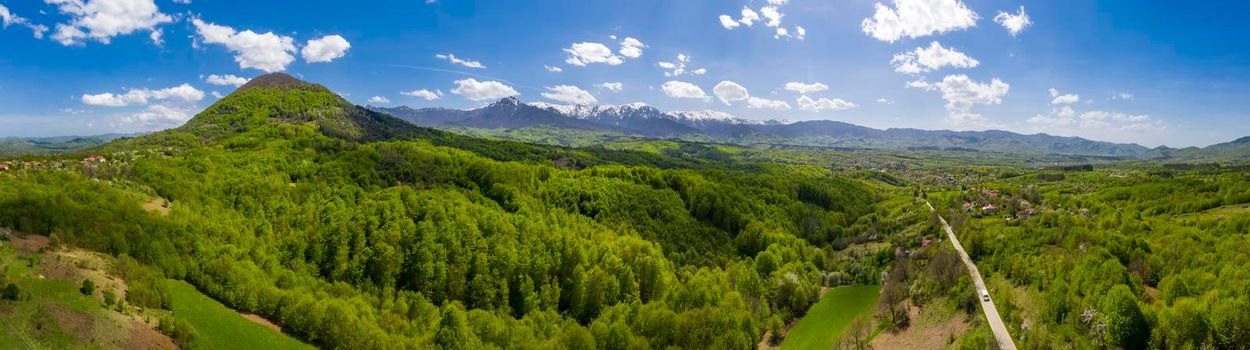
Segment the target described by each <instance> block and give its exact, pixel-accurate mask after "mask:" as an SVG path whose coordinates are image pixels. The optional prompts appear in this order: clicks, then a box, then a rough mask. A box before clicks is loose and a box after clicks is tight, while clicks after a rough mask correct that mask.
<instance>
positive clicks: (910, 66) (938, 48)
mask: <svg viewBox="0 0 1250 350" xmlns="http://www.w3.org/2000/svg"><path fill="white" fill-rule="evenodd" d="M890 64H893V65H894V71H895V72H899V73H905V74H920V73H926V72H932V71H935V70H938V69H941V68H942V67H954V68H974V67H976V66H977V65H980V64H981V62H979V61H977V60H976V59H974V58H972V57H969V56H968V55H967V54H964V53H963V52H959V51H957V50H955V49H953V48H946V47H942V44H940V43H938V42H936V41H934V42H932V43H930V44H929V46H928V47H923V46H922V47H917V48H916V49H914V50H911V51H907V52H903V53H899V54H895V55H894V58H893V59H891V60H890Z"/></svg>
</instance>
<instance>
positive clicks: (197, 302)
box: [166, 280, 312, 350]
mask: <svg viewBox="0 0 1250 350" xmlns="http://www.w3.org/2000/svg"><path fill="white" fill-rule="evenodd" d="M166 283H167V286H168V287H169V293H170V294H171V295H172V296H173V298H174V302H173V304H174V315H176V316H177V317H178V318H180V319H183V320H186V321H187V322H188V323H191V326H192V327H195V331H196V333H198V335H199V337H198V338H197V340H196V343H195V344H196V345H197V346H199V347H200V348H203V349H271V350H278V349H312V347H311V346H309V345H307V344H304V343H301V342H300V341H299V340H296V339H295V338H291V337H289V336H286V335H284V334H281V333H277V332H274V331H273V330H270V329H268V328H265V327H264V326H261V325H260V324H257V323H255V322H252V321H249V320H248V319H246V318H243V316H241V315H239V313H238V312H235V311H234V310H231V309H230V308H227V307H226V306H225V305H222V304H221V303H219V302H217V301H216V300H213V299H212V298H209V297H208V296H206V295H204V294H203V293H200V291H198V290H196V289H195V287H194V286H192V285H191V284H188V283H187V282H183V281H177V280H166Z"/></svg>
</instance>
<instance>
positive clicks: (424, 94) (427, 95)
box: [399, 89, 443, 101]
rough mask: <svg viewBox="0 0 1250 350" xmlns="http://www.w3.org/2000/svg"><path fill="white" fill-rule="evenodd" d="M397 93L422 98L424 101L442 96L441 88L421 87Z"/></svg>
mask: <svg viewBox="0 0 1250 350" xmlns="http://www.w3.org/2000/svg"><path fill="white" fill-rule="evenodd" d="M399 94H400V95H404V96H412V97H417V98H422V99H425V100H426V101H433V100H437V99H440V98H442V97H443V91H442V90H434V91H430V90H426V89H421V90H412V91H402V92H400V93H399Z"/></svg>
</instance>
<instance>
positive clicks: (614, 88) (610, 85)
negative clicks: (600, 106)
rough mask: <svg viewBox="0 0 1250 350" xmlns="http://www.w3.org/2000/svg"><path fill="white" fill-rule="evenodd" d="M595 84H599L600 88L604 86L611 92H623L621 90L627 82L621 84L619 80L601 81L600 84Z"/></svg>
mask: <svg viewBox="0 0 1250 350" xmlns="http://www.w3.org/2000/svg"><path fill="white" fill-rule="evenodd" d="M595 86H598V87H600V88H603V89H605V90H608V91H611V92H621V90H624V89H625V84H621V82H619V81H615V82H606V83H599V84H596V85H595Z"/></svg>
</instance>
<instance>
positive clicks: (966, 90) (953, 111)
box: [907, 74, 1010, 128]
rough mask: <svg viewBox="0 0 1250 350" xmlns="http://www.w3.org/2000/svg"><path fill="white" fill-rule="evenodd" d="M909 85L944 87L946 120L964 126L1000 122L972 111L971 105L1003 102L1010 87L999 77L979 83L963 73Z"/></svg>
mask: <svg viewBox="0 0 1250 350" xmlns="http://www.w3.org/2000/svg"><path fill="white" fill-rule="evenodd" d="M907 85H908V87H913V88H921V89H925V90H930V91H933V90H937V91H941V92H942V98H943V99H945V100H946V111H947V112H948V115H947V118H946V121H947V122H948V123H951V124H954V125H955V126H958V127H961V128H988V127H997V126H999V124H995V123H992V122H991V121H990V120H989V119H986V118H985V117H984V116H982V115H980V114H977V113H973V112H972V107H973V106H974V105H978V104H983V105H991V104H1000V103H1002V102H1003V96H1006V95H1007V91H1008V90H1009V89H1010V86H1009V85H1007V83H1004V82H1002V81H1001V80H998V78H995V79H993V80H991V81H990V82H989V83H978V82H975V81H972V79H969V78H968V76H966V75H963V74H958V75H948V76H946V78H944V79H942V81H941V82H937V83H932V84H930V83H928V82H925V81H924V80H917V81H912V82H909V83H907Z"/></svg>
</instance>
